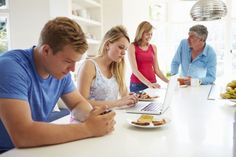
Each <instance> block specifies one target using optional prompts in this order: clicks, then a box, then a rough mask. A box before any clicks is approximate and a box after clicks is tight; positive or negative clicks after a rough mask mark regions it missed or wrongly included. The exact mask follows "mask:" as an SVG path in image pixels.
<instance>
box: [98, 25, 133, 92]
mask: <svg viewBox="0 0 236 157" xmlns="http://www.w3.org/2000/svg"><path fill="white" fill-rule="evenodd" d="M123 37H125V38H126V39H127V40H128V41H129V42H130V39H129V36H128V33H127V30H126V28H125V27H124V26H122V25H119V26H115V27H112V28H111V29H110V30H109V31H108V32H106V34H105V36H104V37H103V40H102V43H101V45H100V48H99V52H98V55H99V56H103V55H106V54H107V50H106V44H107V43H114V42H116V41H118V40H119V39H121V38H123ZM110 69H111V72H112V74H113V75H114V76H115V78H116V80H117V83H118V85H119V92H120V94H121V93H124V92H126V91H127V87H126V84H125V60H124V58H122V60H121V61H120V62H119V63H118V62H112V63H111V65H110Z"/></svg>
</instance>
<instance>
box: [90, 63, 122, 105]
mask: <svg viewBox="0 0 236 157" xmlns="http://www.w3.org/2000/svg"><path fill="white" fill-rule="evenodd" d="M90 61H92V62H93V64H94V65H95V70H96V77H95V79H94V80H93V82H92V85H91V87H90V94H89V99H90V100H101V101H103V100H117V98H118V94H119V87H118V83H117V81H116V78H115V77H114V76H112V77H111V78H107V77H105V76H104V75H103V74H102V71H101V69H100V68H99V66H98V64H97V63H96V61H94V60H92V59H90Z"/></svg>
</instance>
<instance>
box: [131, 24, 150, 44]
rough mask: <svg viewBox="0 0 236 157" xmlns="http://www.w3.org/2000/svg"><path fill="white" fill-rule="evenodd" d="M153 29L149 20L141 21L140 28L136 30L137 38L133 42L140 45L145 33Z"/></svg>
mask: <svg viewBox="0 0 236 157" xmlns="http://www.w3.org/2000/svg"><path fill="white" fill-rule="evenodd" d="M152 29H153V26H152V25H151V23H149V22H148V21H143V22H141V23H140V24H139V25H138V28H137V30H136V34H135V38H134V42H133V43H136V44H138V45H140V44H141V42H142V36H143V33H146V32H150V31H151V30H152Z"/></svg>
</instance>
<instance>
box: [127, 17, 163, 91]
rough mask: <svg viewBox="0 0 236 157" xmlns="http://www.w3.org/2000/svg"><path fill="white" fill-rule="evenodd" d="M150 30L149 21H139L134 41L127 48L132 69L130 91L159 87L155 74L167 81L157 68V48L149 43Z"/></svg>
mask: <svg viewBox="0 0 236 157" xmlns="http://www.w3.org/2000/svg"><path fill="white" fill-rule="evenodd" d="M152 30H153V26H152V25H151V24H150V23H149V22H147V21H143V22H141V23H140V24H139V26H138V28H137V30H136V35H135V39H134V42H133V43H132V44H131V45H130V47H129V49H128V56H129V61H130V65H131V69H132V75H131V78H130V91H131V92H139V91H141V90H144V89H146V88H160V85H159V84H158V83H157V80H156V75H157V76H158V77H159V78H160V79H161V80H163V81H164V82H166V83H167V82H168V79H167V78H166V77H165V76H164V74H163V73H162V72H161V70H160V69H159V65H158V60H157V48H156V46H155V45H154V44H151V43H150V40H151V38H152Z"/></svg>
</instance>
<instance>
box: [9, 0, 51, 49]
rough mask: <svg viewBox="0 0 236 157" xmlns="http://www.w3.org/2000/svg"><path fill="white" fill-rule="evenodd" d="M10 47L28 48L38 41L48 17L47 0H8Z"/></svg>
mask: <svg viewBox="0 0 236 157" xmlns="http://www.w3.org/2000/svg"><path fill="white" fill-rule="evenodd" d="M9 6H10V15H9V16H10V21H9V22H10V41H11V42H10V45H11V49H15V48H29V47H31V46H33V45H36V44H37V42H38V38H39V34H40V31H41V29H42V27H43V25H44V24H45V23H46V22H47V21H48V19H49V1H48V0H10V4H9Z"/></svg>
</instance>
